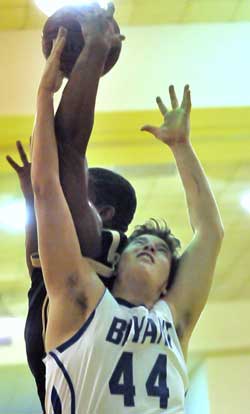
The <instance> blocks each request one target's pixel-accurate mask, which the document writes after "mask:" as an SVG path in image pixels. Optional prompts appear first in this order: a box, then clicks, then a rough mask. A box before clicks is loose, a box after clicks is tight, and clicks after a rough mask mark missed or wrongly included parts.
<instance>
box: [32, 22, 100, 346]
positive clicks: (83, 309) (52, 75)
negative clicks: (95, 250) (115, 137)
mask: <svg viewBox="0 0 250 414" xmlns="http://www.w3.org/2000/svg"><path fill="white" fill-rule="evenodd" d="M65 37H66V33H65V30H64V29H62V28H61V29H60V31H59V34H58V37H57V40H56V42H55V45H54V47H53V50H52V53H51V55H50V57H49V59H48V61H47V64H46V68H45V71H44V74H43V76H42V80H41V82H40V86H39V90H38V95H37V115H36V120H35V127H34V132H33V141H32V167H31V180H32V186H33V191H34V198H35V210H36V218H37V226H38V247H39V254H40V260H41V265H42V270H43V276H44V280H45V285H46V289H47V292H48V295H49V300H50V309H49V318H48V326H47V330H46V338H45V347H46V350H47V351H48V350H49V349H51V348H54V347H55V346H57V345H59V343H61V342H62V341H64V340H65V339H67V338H68V337H69V336H70V335H71V334H72V332H75V330H76V329H78V328H79V327H80V326H81V324H82V323H83V321H84V320H85V318H86V317H87V316H88V315H89V313H90V312H91V311H92V310H93V308H94V307H95V306H96V304H97V302H98V300H99V299H100V297H101V295H102V294H103V291H104V286H103V284H102V283H101V282H100V280H99V279H98V277H97V275H96V274H95V272H93V270H92V268H91V267H90V265H89V264H88V262H87V261H86V260H83V259H82V255H81V250H80V245H79V241H78V238H77V234H76V230H75V227H74V223H73V219H72V216H71V214H70V210H69V207H68V205H67V202H66V200H65V197H64V194H63V190H62V187H61V184H60V179H59V163H58V152H57V143H56V137H55V129H54V108H53V94H54V92H56V91H57V89H58V87H59V85H60V81H61V77H60V72H59V66H60V56H61V53H62V50H63V47H64V44H65Z"/></svg>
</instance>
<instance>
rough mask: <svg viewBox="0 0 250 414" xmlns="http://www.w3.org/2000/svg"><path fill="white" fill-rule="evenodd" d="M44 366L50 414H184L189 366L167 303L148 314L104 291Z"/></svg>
mask: <svg viewBox="0 0 250 414" xmlns="http://www.w3.org/2000/svg"><path fill="white" fill-rule="evenodd" d="M44 362H45V365H46V403H45V404H46V413H47V414H113V413H114V414H157V413H161V414H163V413H164V414H184V400H185V391H186V387H187V383H188V380H187V368H186V364H185V360H184V357H183V354H182V351H181V347H180V343H179V340H178V337H177V334H176V331H175V328H174V323H173V318H172V315H171V312H170V309H169V307H168V305H167V304H166V302H165V301H163V300H160V301H159V302H157V303H156V304H155V306H154V307H153V308H152V309H151V310H148V309H147V308H146V307H145V306H143V305H141V306H134V305H131V304H129V303H128V302H126V301H124V300H119V299H115V298H114V297H113V296H112V295H111V294H110V292H109V291H108V290H106V291H105V293H104V295H103V297H102V299H101V301H100V303H99V304H98V306H97V307H96V309H95V311H94V312H93V313H92V314H91V316H90V317H89V318H88V320H87V321H86V322H85V323H84V325H83V326H82V327H81V328H80V330H79V331H78V332H77V333H76V334H75V335H74V336H73V337H72V338H71V339H69V340H68V341H66V342H65V343H64V344H62V345H60V346H59V347H58V348H56V349H55V350H53V351H51V352H49V354H47V356H46V358H45V360H44Z"/></svg>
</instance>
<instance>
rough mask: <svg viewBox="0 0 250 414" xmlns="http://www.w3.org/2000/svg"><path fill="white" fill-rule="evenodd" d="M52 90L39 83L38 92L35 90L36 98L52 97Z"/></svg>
mask: <svg viewBox="0 0 250 414" xmlns="http://www.w3.org/2000/svg"><path fill="white" fill-rule="evenodd" d="M53 96H54V92H52V91H51V89H50V88H48V87H47V86H46V85H43V84H42V83H41V84H40V85H39V88H38V92H37V98H38V99H43V98H47V99H53Z"/></svg>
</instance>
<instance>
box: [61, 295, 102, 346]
mask: <svg viewBox="0 0 250 414" xmlns="http://www.w3.org/2000/svg"><path fill="white" fill-rule="evenodd" d="M105 293H106V289H105V290H104V293H103V295H102V297H101V298H100V300H99V302H98V303H97V305H96V307H95V309H94V310H93V312H92V313H91V314H90V315H89V317H88V319H87V320H86V321H85V322H84V324H83V325H82V326H81V328H80V329H79V331H77V332H76V333H75V334H74V335H73V336H72V337H71V338H70V339H68V340H67V341H66V342H64V343H63V344H62V345H59V346H58V347H57V348H56V349H57V351H59V352H60V353H62V352H63V351H65V350H66V349H67V348H69V347H70V346H71V345H73V344H74V343H75V342H76V341H78V339H79V338H80V337H81V336H82V335H83V334H84V332H85V331H86V330H87V328H88V327H89V325H90V323H91V322H92V320H93V319H94V316H95V311H96V308H97V306H98V305H99V304H100V302H101V301H102V299H103V298H104V295H105Z"/></svg>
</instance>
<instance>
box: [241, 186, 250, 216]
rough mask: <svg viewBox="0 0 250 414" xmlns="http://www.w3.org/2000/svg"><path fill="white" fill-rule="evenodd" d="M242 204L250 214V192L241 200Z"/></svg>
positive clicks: (244, 194)
mask: <svg viewBox="0 0 250 414" xmlns="http://www.w3.org/2000/svg"><path fill="white" fill-rule="evenodd" d="M240 204H241V206H242V207H243V208H244V210H246V211H247V212H248V213H250V191H246V192H245V193H243V194H242V196H241V198H240Z"/></svg>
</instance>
